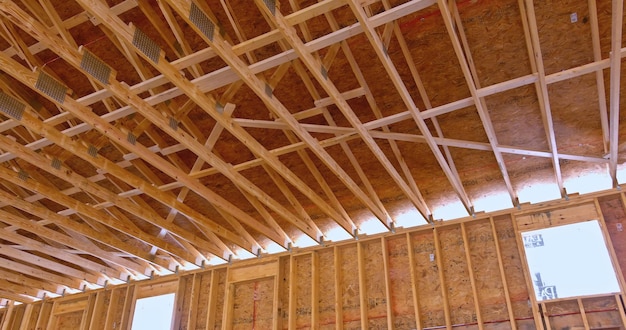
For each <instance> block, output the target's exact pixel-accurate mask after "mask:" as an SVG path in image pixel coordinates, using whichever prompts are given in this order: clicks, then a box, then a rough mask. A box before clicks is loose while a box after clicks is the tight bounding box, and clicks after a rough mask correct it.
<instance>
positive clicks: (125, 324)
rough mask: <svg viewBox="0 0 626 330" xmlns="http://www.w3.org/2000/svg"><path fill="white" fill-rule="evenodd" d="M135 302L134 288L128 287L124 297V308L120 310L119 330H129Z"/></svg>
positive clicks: (133, 286) (132, 286)
mask: <svg viewBox="0 0 626 330" xmlns="http://www.w3.org/2000/svg"><path fill="white" fill-rule="evenodd" d="M136 300H137V298H136V286H135V285H128V286H127V287H126V294H125V295H124V307H123V308H122V321H121V323H120V328H121V329H130V325H131V324H132V320H133V313H134V312H135V301H136ZM114 324H115V323H114Z"/></svg>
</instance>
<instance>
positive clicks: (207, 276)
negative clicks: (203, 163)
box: [0, 194, 626, 330]
mask: <svg viewBox="0 0 626 330" xmlns="http://www.w3.org/2000/svg"><path fill="white" fill-rule="evenodd" d="M625 201H626V199H625V198H624V195H623V194H609V195H604V196H600V197H596V198H592V197H587V198H576V199H572V200H570V201H567V202H566V201H561V202H559V203H555V204H545V205H538V206H533V207H528V208H526V207H525V208H523V210H517V209H516V210H512V211H511V212H510V213H499V214H494V215H490V216H488V215H485V216H480V217H477V218H476V219H466V220H462V221H456V222H447V223H440V224H438V225H436V226H431V227H422V228H416V229H413V230H410V231H399V232H398V233H395V234H389V235H385V236H379V237H373V238H361V239H359V240H357V241H351V242H344V243H341V244H336V245H332V246H326V247H320V248H315V249H310V250H301V251H294V252H293V253H291V254H283V255H278V256H263V257H261V258H258V259H254V260H247V261H242V262H236V263H234V264H233V265H226V266H221V267H216V268H212V269H206V270H199V271H196V272H190V273H181V274H179V275H177V276H172V277H168V278H159V279H154V280H150V281H143V282H136V283H130V284H128V285H123V286H116V287H107V288H104V289H100V290H95V291H90V292H85V293H83V294H79V295H72V296H68V297H63V298H57V299H50V300H45V301H43V302H38V303H34V304H29V305H9V306H7V307H6V308H3V309H0V320H1V323H0V325H1V327H0V328H1V330H9V329H16V330H17V329H19V330H22V329H127V328H129V327H130V323H131V322H132V313H133V308H134V301H135V300H136V299H137V298H138V297H145V296H150V295H154V294H162V293H166V292H176V306H175V317H174V321H173V322H174V326H173V329H440V328H446V329H453V328H454V329H487V330H497V329H537V328H538V329H600V328H601V329H613V328H615V329H618V328H624V326H626V314H625V313H624V301H623V293H624V292H623V288H624V285H623V284H624V281H623V276H622V272H623V270H624V269H626V243H625V242H626V237H625V235H626V234H625V233H624V228H623V227H622V224H623V222H624V221H626V211H625V210H626V208H625V207H624V205H625V204H624V203H625ZM592 219H598V220H599V221H600V224H601V226H602V228H603V230H604V231H605V236H606V238H607V245H608V247H609V251H610V254H611V256H612V257H613V262H615V263H616V264H617V266H618V267H617V268H616V275H617V277H618V279H619V282H620V286H621V287H622V292H621V293H615V294H607V295H600V296H592V297H575V298H571V299H557V300H554V301H548V302H546V301H536V299H535V298H534V294H533V293H532V283H531V279H529V275H528V273H527V270H526V264H525V261H524V259H523V258H524V255H523V254H524V252H523V250H522V249H520V247H521V244H522V242H521V236H520V235H519V232H520V231H523V230H527V229H536V228H545V227H549V226H557V225H561V224H566V223H572V222H580V221H586V220H592Z"/></svg>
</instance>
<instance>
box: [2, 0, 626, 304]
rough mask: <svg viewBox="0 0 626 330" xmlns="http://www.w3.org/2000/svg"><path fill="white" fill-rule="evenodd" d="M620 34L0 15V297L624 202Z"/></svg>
mask: <svg viewBox="0 0 626 330" xmlns="http://www.w3.org/2000/svg"><path fill="white" fill-rule="evenodd" d="M622 30H623V3H622V0H614V1H608V0H598V1H595V0H588V1H586V0H564V1H556V0H545V1H535V2H533V1H532V0H459V1H455V0H450V1H445V0H319V1H318V0H279V1H276V0H220V1H217V0H209V1H206V0H200V1H198V0H106V1H104V0H2V1H0V50H1V51H0V72H1V74H0V90H1V92H0V118H1V122H0V131H1V132H2V134H0V162H1V163H2V166H0V203H1V205H0V206H1V207H0V300H1V301H3V302H7V301H18V302H29V301H35V300H38V299H41V298H43V297H44V296H48V297H53V296H56V295H59V294H63V293H71V292H78V291H81V290H85V289H86V288H95V287H101V286H103V285H105V284H107V283H113V284H115V283H123V282H125V281H128V280H129V279H133V280H134V279H144V278H148V277H151V276H153V275H155V274H156V275H165V274H170V273H173V272H178V271H180V270H187V269H194V268H197V267H202V266H206V265H213V264H219V263H224V262H229V261H230V262H232V261H236V260H238V259H246V258H250V257H257V256H258V257H262V256H263V255H266V254H271V253H276V252H284V251H286V250H292V249H294V248H303V247H307V246H311V245H317V244H324V243H325V242H330V241H338V240H345V239H355V238H358V237H360V236H363V235H371V234H375V233H381V232H389V231H394V230H395V229H397V228H401V227H412V226H422V225H425V226H431V225H436V224H437V223H438V222H440V221H445V220H449V219H455V218H463V217H471V216H477V215H480V213H482V212H491V211H494V210H502V209H509V208H513V207H518V208H523V207H524V206H525V205H526V204H527V203H538V202H542V201H546V200H555V199H567V198H569V196H571V195H572V194H584V193H589V192H593V191H598V190H606V189H619V186H620V184H621V183H623V182H624V181H625V180H626V173H625V172H623V171H624V169H626V167H625V166H624V165H623V163H624V161H625V159H624V154H625V152H626V150H624V149H625V148H626V147H624V145H623V142H622V141H624V138H623V137H622V136H624V134H625V133H624V131H625V130H624V129H621V126H623V125H626V121H624V120H622V121H620V119H621V117H622V116H624V115H623V114H622V113H620V107H621V104H624V100H623V98H622V97H621V96H622V95H623V94H624V93H623V89H624V88H625V86H626V84H624V82H623V81H624V80H625V78H623V77H624V75H625V73H626V70H624V69H623V68H622V65H621V64H622V56H624V54H626V51H625V50H623V49H622V40H623V36H622ZM28 279H38V280H42V281H45V282H46V283H50V284H51V285H50V286H47V287H46V289H42V290H40V293H39V294H38V295H37V296H33V295H32V294H24V293H23V292H20V291H19V290H11V289H7V288H14V287H16V286H17V287H19V285H24V286H27V283H28ZM4 284H11V285H4ZM29 292H31V291H30V290H29Z"/></svg>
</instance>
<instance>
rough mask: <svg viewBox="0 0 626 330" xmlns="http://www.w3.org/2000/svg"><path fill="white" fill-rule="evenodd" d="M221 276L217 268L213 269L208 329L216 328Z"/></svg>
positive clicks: (208, 308) (207, 317)
mask: <svg viewBox="0 0 626 330" xmlns="http://www.w3.org/2000/svg"><path fill="white" fill-rule="evenodd" d="M218 284H219V278H218V274H217V271H216V270H212V271H211V284H210V286H209V302H208V304H207V315H206V329H215V320H216V318H217V315H216V310H217V291H218V288H217V286H218Z"/></svg>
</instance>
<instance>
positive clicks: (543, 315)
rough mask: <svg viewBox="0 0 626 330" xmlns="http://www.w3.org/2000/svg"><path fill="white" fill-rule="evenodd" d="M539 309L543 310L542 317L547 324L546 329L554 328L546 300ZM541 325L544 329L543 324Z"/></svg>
mask: <svg viewBox="0 0 626 330" xmlns="http://www.w3.org/2000/svg"><path fill="white" fill-rule="evenodd" d="M539 310H540V312H541V319H542V320H543V322H544V323H545V324H546V329H552V325H551V324H550V314H548V308H547V306H546V303H545V302H541V303H540V304H539ZM541 326H542V327H541V329H543V324H542V325H541Z"/></svg>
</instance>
